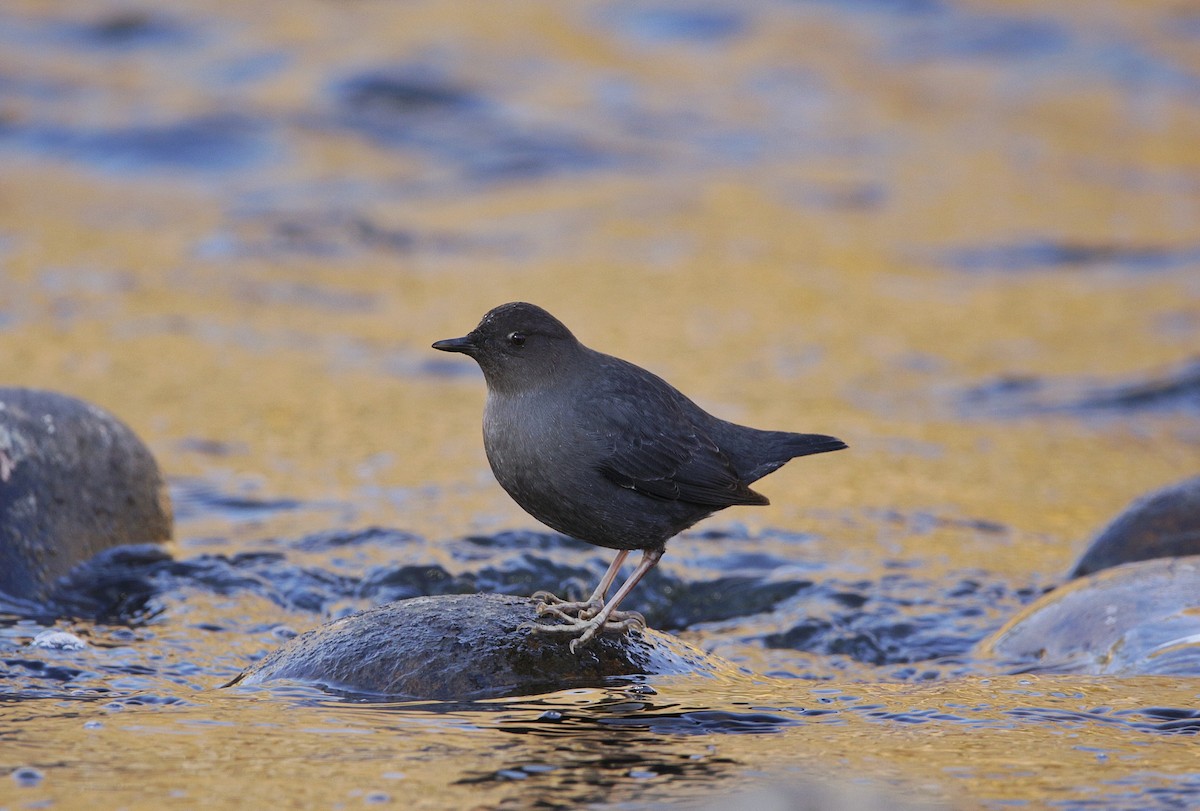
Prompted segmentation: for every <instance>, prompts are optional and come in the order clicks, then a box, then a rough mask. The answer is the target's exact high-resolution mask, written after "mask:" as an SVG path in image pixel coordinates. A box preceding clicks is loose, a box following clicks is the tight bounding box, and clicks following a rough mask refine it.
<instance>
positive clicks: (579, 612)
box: [530, 591, 604, 621]
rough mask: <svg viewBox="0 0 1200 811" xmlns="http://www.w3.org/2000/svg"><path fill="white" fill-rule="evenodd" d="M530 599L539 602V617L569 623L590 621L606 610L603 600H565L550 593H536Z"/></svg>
mask: <svg viewBox="0 0 1200 811" xmlns="http://www.w3.org/2000/svg"><path fill="white" fill-rule="evenodd" d="M530 599H532V600H537V613H538V616H539V617H545V616H550V617H557V618H558V619H564V620H568V621H573V620H576V619H581V620H590V619H591V618H592V617H594V616H596V615H597V614H599V613H600V610H601V609H602V608H604V603H603V602H602V601H601V600H590V601H588V602H582V601H579V602H576V601H570V600H564V599H562V598H561V597H556V596H555V595H553V594H551V593H550V592H548V591H535V592H534V593H533V595H532V596H531V597H530Z"/></svg>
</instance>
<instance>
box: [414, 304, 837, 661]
mask: <svg viewBox="0 0 1200 811" xmlns="http://www.w3.org/2000/svg"><path fill="white" fill-rule="evenodd" d="M433 348H434V349H440V350H442V351H443V352H462V353H464V354H466V355H469V356H471V357H472V358H474V359H475V362H476V363H478V364H479V367H480V368H481V369H482V370H483V376H484V379H485V380H486V382H487V388H488V395H487V405H486V407H485V408H484V412H483V447H484V450H485V451H486V452H487V458H488V462H489V463H490V464H491V467H492V473H493V474H495V476H496V480H497V481H499V482H500V485H501V486H502V487H503V488H504V489H505V490H506V491H507V492H508V494H509V495H510V496H512V498H513V500H515V501H516V502H517V504H519V505H521V507H522V508H523V509H524V510H525V511H526V512H528V513H529V514H530V515H532V516H533V517H534V518H536V519H538V520H539V521H541V522H542V523H544V524H546V525H548V526H550V527H551V528H553V529H555V530H558V531H559V532H562V533H564V534H566V535H571V536H573V537H575V538H579V539H580V540H584V541H587V542H588V543H592V544H596V545H597V546H604V547H608V548H609V549H616V550H618V552H617V556H616V558H615V559H614V560H613V562H612V565H611V566H609V567H608V571H606V572H605V573H604V577H602V578H601V579H600V585H598V586H597V587H596V590H595V591H594V592H593V593H592V596H591V597H590V598H588V600H587V601H585V602H567V601H564V600H561V599H559V598H558V597H555V596H554V595H553V594H550V593H549V592H538V593H537V594H534V595H533V596H534V598H535V599H538V600H540V602H539V604H538V614H539V615H543V616H545V615H550V616H553V617H557V618H559V619H562V620H565V621H566V622H565V624H556V625H541V624H538V625H535V626H534V629H535V630H536V631H538V632H541V633H564V634H571V635H573V636H574V637H575V638H574V639H572V640H571V651H572V652H575V651H577V650H578V649H579V648H580V647H582V646H584V645H586V644H588V642H590V641H591V639H592V638H593V637H594V636H595V635H596V634H597V633H598V632H600V631H625V630H628V629H629V628H631V627H634V626H636V625H644V624H645V619H644V618H643V617H642V616H641V614H638V613H637V612H635V611H617V610H616V609H617V606H618V605H620V603H621V601H622V600H624V599H625V597H626V596H627V595H628V594H629V592H630V591H632V590H633V587H634V586H636V585H637V583H638V581H639V580H641V579H642V577H644V576H645V574H646V573H647V572H648V571H650V570H651V569H652V568H654V565H655V564H656V563H658V561H659V558H661V557H662V555H663V551H664V549H665V546H666V543H667V541H668V540H669V539H670V538H671V537H673V536H674V535H677V534H678V533H680V532H682V531H683V530H685V529H687V528H688V527H690V526H691V525H692V524H695V523H696V522H697V521H699V520H700V519H702V518H706V517H707V516H709V515H712V514H713V513H714V512H716V511H717V510H722V509H724V508H726V507H730V506H733V505H734V504H767V503H768V502H767V498H766V496H763V495H761V494H759V493H756V492H755V491H753V490H751V489H750V487H749V485H750V483H751V482H754V481H756V480H757V479H761V478H762V477H763V476H766V475H767V474H768V473H770V472H772V471H774V470H776V469H778V468H779V467H781V466H782V465H783V464H785V463H786V462H787V461H788V460H789V459H792V458H794V457H797V456H807V455H808V454H812V453H825V452H826V451H836V450H840V449H842V448H845V447H846V443H844V442H842V441H841V440H840V439H835V438H833V437H831V436H823V435H821V434H793V433H788V432H786V431H760V430H758V429H756V428H747V427H746V426H743V425H735V424H734V423H732V422H726V421H724V420H721V419H718V418H717V417H714V416H712V415H711V414H709V413H708V412H706V411H704V410H703V409H702V408H700V406H698V405H696V404H695V403H693V402H692V401H691V400H689V399H688V398H687V397H685V396H684V395H683V394H682V393H681V392H679V391H678V390H677V389H675V388H674V387H673V386H671V385H670V384H669V383H667V382H666V381H665V380H663V379H662V378H660V377H658V376H657V375H654V374H651V373H650V372H648V371H646V370H645V369H642V368H640V367H638V366H634V365H633V364H632V363H629V362H627V361H623V360H621V359H620V358H614V357H612V356H611V355H605V354H602V353H600V352H596V351H594V350H592V349H588V348H587V347H586V346H584V345H583V344H581V343H579V341H578V340H576V339H575V336H574V335H572V334H571V331H570V330H568V329H567V328H566V327H565V326H563V324H562V322H560V321H559V320H558V319H557V318H555V317H554V316H552V315H550V313H548V312H546V311H545V310H543V309H542V308H541V307H536V306H534V305H532V304H526V303H524V302H513V303H510V304H502V305H500V306H499V307H496V308H495V309H493V310H492V311H491V312H489V313H488V314H487V315H485V316H484V317H483V320H482V321H480V322H479V326H477V327H475V329H473V330H471V332H469V333H468V334H467V335H465V336H464V337H462V338H450V339H448V340H445V341H438V342H437V343H435V344H434V345H433ZM634 549H641V550H642V559H641V561H640V562H639V563H638V565H637V568H636V569H634V571H633V573H632V574H631V575H630V576H629V578H628V579H627V580H626V581H625V583H624V584H623V585H622V586H621V588H619V589H618V590H617V592H616V594H614V595H613V597H612V599H611V600H608V601H607V602H605V597H606V596H607V594H608V590H609V588H611V587H612V584H613V581H614V580H615V579H616V576H617V574H618V572H620V569H621V564H622V563H623V562H624V561H625V558H626V557H627V556H628V555H629V553H630V552H631V551H632V550H634Z"/></svg>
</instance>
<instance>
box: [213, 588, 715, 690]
mask: <svg viewBox="0 0 1200 811" xmlns="http://www.w3.org/2000/svg"><path fill="white" fill-rule="evenodd" d="M535 619H536V614H535V613H534V603H533V601H532V600H530V599H529V598H526V597H512V596H507V595H496V594H463V595H447V596H439V597H417V598H413V599H411V600H401V601H398V602H394V603H387V604H385V605H381V606H377V607H375V608H371V609H368V610H366V611H362V612H359V613H357V614H353V615H351V616H349V617H345V618H344V619H340V620H335V621H334V622H331V623H328V624H327V625H323V626H321V627H319V628H315V629H313V630H311V631H308V632H307V633H304V634H301V635H300V636H298V637H296V638H295V639H292V640H290V641H288V642H286V643H285V644H284V645H282V646H281V647H280V648H278V649H276V650H275V651H273V652H272V653H271V654H269V655H268V656H267V657H266V658H265V659H263V660H262V661H260V662H258V663H256V664H254V665H252V666H251V667H249V668H248V669H247V670H246V671H244V672H243V673H242V674H241V675H239V676H238V677H237V678H236V679H234V680H233V681H232V682H231V683H230V684H229V685H228V686H233V685H238V684H241V685H253V684H264V683H267V682H272V681H278V680H281V679H288V680H293V681H299V682H306V683H309V684H316V685H320V686H321V687H323V688H325V689H329V690H332V691H334V692H344V693H355V694H369V695H377V696H405V697H410V698H430V699H477V698H484V697H490V696H505V695H529V694H533V693H540V692H548V691H551V690H559V689H563V688H568V687H580V686H587V685H599V684H602V683H603V681H604V680H605V679H606V678H608V677H610V676H629V675H635V674H654V675H661V674H679V673H695V672H697V671H700V672H707V671H711V670H713V669H715V668H717V667H722V666H724V667H728V666H729V665H725V664H723V663H720V662H718V661H716V660H714V659H712V658H711V657H708V656H706V655H705V654H703V653H701V652H700V651H697V650H695V649H692V648H689V647H688V646H686V645H684V644H683V643H681V642H679V641H677V640H674V639H672V638H671V637H668V636H666V635H664V634H660V633H657V632H655V631H646V632H644V633H643V632H638V631H634V632H633V633H630V634H628V635H625V636H609V635H606V636H604V637H601V638H600V639H598V640H597V641H596V642H595V643H593V644H592V645H591V646H589V647H588V648H586V649H585V650H583V651H581V652H580V653H579V654H578V655H577V654H573V653H571V652H570V649H569V648H568V646H567V643H566V642H565V641H563V640H561V639H558V638H556V637H552V636H545V635H538V634H531V633H530V631H529V630H528V629H525V628H522V627H521V625H522V624H523V623H526V622H532V621H534V620H535Z"/></svg>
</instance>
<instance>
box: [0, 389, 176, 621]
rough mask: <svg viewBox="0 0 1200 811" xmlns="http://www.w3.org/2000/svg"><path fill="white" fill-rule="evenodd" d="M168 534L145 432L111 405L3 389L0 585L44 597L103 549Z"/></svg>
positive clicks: (165, 499) (166, 509) (167, 514)
mask: <svg viewBox="0 0 1200 811" xmlns="http://www.w3.org/2000/svg"><path fill="white" fill-rule="evenodd" d="M170 537H171V504H170V498H169V496H168V494H167V489H166V485H165V483H164V482H163V479H162V476H161V475H160V473H159V470H158V465H157V464H156V463H155V461H154V457H153V456H151V455H150V451H149V450H147V449H146V446H145V445H143V444H142V442H141V440H139V439H138V438H137V436H136V435H135V434H134V433H133V432H132V431H130V430H129V428H127V427H126V426H125V425H123V424H122V423H121V422H119V421H118V420H117V419H116V418H115V417H113V416H112V415H111V414H109V413H107V412H106V411H104V410H102V409H100V408H98V407H96V406H94V405H90V404H88V403H85V402H83V401H81V400H76V399H74V398H72V397H67V396H65V395H62V394H56V393H54V392H48V391H37V390H34V389H18V388H0V591H2V592H4V593H5V594H7V595H9V596H12V597H17V598H23V599H35V600H36V599H41V598H43V597H45V596H46V595H47V594H48V593H49V591H50V590H51V588H52V586H53V585H54V583H55V581H56V580H57V579H58V578H60V577H62V576H64V575H66V574H67V573H68V572H69V571H70V570H71V568H72V567H74V566H75V565H76V564H78V563H81V562H83V561H85V560H88V559H89V558H91V557H92V556H93V555H95V554H96V553H98V552H100V551H102V550H105V549H109V548H112V547H115V546H118V545H121V544H125V543H130V542H133V541H139V542H156V541H165V540H168V539H169V538H170Z"/></svg>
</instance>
